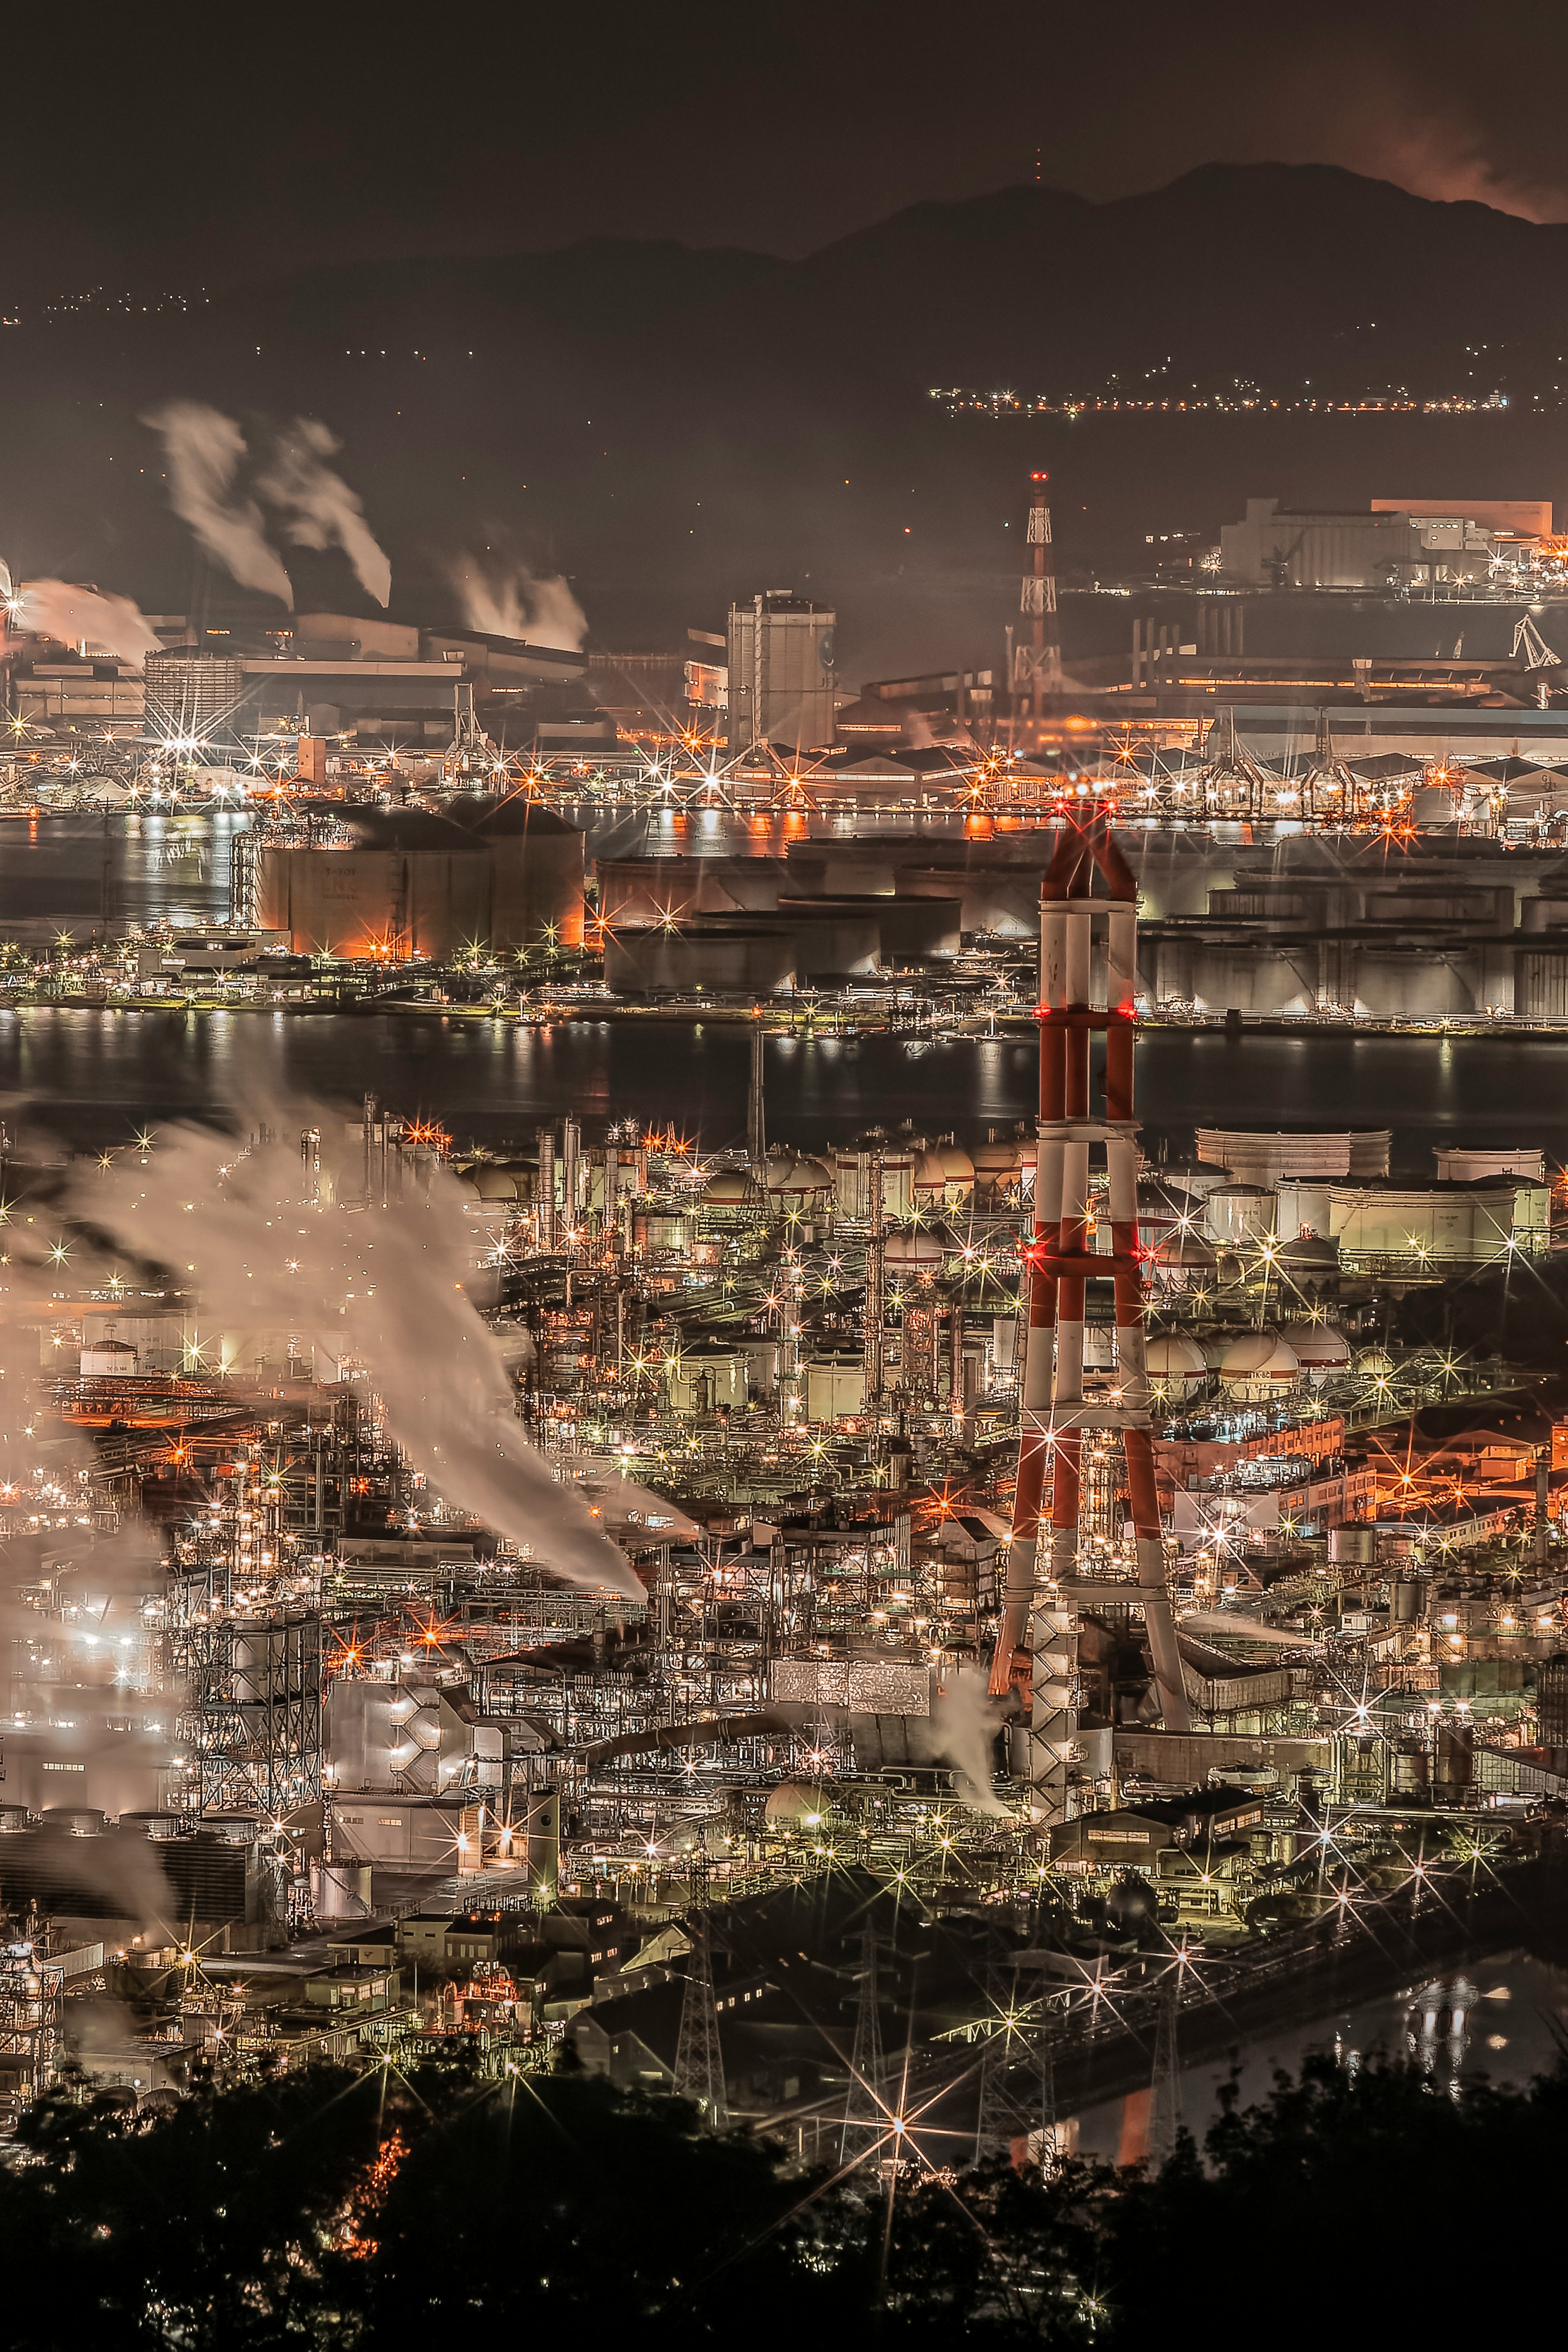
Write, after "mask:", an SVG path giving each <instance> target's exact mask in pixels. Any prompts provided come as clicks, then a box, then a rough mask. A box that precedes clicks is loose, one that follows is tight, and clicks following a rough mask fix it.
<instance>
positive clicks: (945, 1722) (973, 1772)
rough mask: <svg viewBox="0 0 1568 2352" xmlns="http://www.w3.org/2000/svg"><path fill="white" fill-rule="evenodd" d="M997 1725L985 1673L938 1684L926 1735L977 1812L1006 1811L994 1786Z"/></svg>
mask: <svg viewBox="0 0 1568 2352" xmlns="http://www.w3.org/2000/svg"><path fill="white" fill-rule="evenodd" d="M996 1724H997V1718H996V1717H994V1715H993V1714H992V1712H991V1709H990V1706H989V1705H988V1704H987V1701H986V1696H985V1676H984V1675H983V1674H979V1673H976V1672H974V1671H973V1669H972V1670H970V1671H969V1672H963V1671H959V1672H954V1673H950V1674H949V1675H947V1676H946V1678H945V1679H944V1681H943V1682H942V1683H941V1684H940V1685H938V1689H937V1700H936V1711H935V1713H934V1715H933V1716H932V1717H931V1726H930V1728H929V1730H928V1732H927V1735H926V1736H927V1738H928V1740H929V1742H930V1745H931V1748H932V1749H933V1750H934V1751H935V1753H936V1754H937V1755H938V1756H942V1757H945V1758H946V1759H947V1761H948V1762H949V1763H950V1764H952V1766H954V1767H955V1769H956V1770H957V1772H958V1776H959V1781H960V1788H959V1798H960V1801H961V1802H962V1803H963V1804H966V1805H968V1806H969V1807H970V1808H971V1810H972V1811H974V1812H977V1813H1005V1811H1006V1810H1007V1808H1006V1806H1005V1804H1004V1803H1003V1802H1002V1800H1001V1798H1000V1797H999V1796H998V1795H997V1794H996V1791H995V1790H994V1788H993V1787H992V1785H991V1742H992V1740H993V1738H994V1737H995V1733H996Z"/></svg>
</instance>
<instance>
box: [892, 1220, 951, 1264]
mask: <svg viewBox="0 0 1568 2352" xmlns="http://www.w3.org/2000/svg"><path fill="white" fill-rule="evenodd" d="M947 1247H948V1244H947V1237H946V1235H945V1234H942V1233H941V1232H940V1231H939V1230H938V1229H937V1228H935V1227H934V1226H931V1225H917V1226H916V1227H915V1228H914V1230H913V1231H912V1232H911V1233H905V1234H889V1235H888V1238H887V1240H886V1242H884V1244H882V1263H883V1265H885V1266H886V1268H887V1270H888V1273H889V1275H896V1274H898V1275H908V1274H934V1273H935V1272H936V1269H937V1267H938V1266H939V1265H941V1264H942V1259H943V1258H944V1257H945V1256H946V1255H947Z"/></svg>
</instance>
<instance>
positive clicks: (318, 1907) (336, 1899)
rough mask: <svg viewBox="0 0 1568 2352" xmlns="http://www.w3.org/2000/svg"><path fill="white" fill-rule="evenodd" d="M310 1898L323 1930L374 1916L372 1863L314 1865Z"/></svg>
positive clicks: (311, 1875) (319, 1863)
mask: <svg viewBox="0 0 1568 2352" xmlns="http://www.w3.org/2000/svg"><path fill="white" fill-rule="evenodd" d="M310 1895H311V1899H312V1902H313V1903H314V1906H315V1912H316V1917H317V1920H318V1922H319V1923H320V1924H321V1927H330V1926H333V1925H335V1924H336V1923H337V1922H338V1921H340V1920H343V1919H368V1918H369V1917H370V1916H371V1899H370V1864H369V1863H368V1862H313V1863H312V1864H310Z"/></svg>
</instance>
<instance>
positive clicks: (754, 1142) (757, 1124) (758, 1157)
mask: <svg viewBox="0 0 1568 2352" xmlns="http://www.w3.org/2000/svg"><path fill="white" fill-rule="evenodd" d="M763 1036H764V1033H763V1024H762V1023H761V1022H760V1021H759V1022H757V1023H756V1024H755V1025H754V1026H753V1028H752V1083H751V1087H750V1089H749V1091H748V1093H747V1096H746V1156H747V1158H748V1159H749V1160H751V1163H752V1174H753V1175H756V1176H760V1175H761V1173H762V1169H763V1161H764V1160H766V1158H767V1156H768V1128H767V1119H766V1118H765V1116H764V1113H763Z"/></svg>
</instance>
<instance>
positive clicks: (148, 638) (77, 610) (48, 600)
mask: <svg viewBox="0 0 1568 2352" xmlns="http://www.w3.org/2000/svg"><path fill="white" fill-rule="evenodd" d="M0 569H4V567H3V566H0ZM5 598H6V609H7V611H8V612H9V614H10V615H11V618H12V620H13V621H14V622H15V624H16V627H17V628H18V629H31V630H33V631H35V632H36V633H37V635H39V636H41V637H57V638H58V640H59V642H60V644H61V645H62V646H86V648H87V649H88V651H89V653H98V652H101V653H106V654H115V655H118V656H119V657H120V658H121V660H122V661H129V662H134V663H135V664H136V665H137V667H141V665H142V662H143V661H144V660H145V659H146V657H147V656H148V655H149V654H155V653H156V652H157V650H158V635H157V632H156V630H155V629H154V628H153V625H152V623H151V622H150V621H149V620H148V619H147V618H146V616H145V614H143V613H142V610H141V608H140V606H139V605H137V604H134V603H133V602H132V599H131V598H130V597H129V596H105V595H103V594H101V593H100V592H99V590H97V589H96V588H73V587H71V586H70V585H69V583H68V582H66V581H64V580H24V581H23V582H22V583H21V585H20V587H19V588H16V589H15V590H13V589H12V588H11V587H10V581H9V574H7V575H6V587H5Z"/></svg>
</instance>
